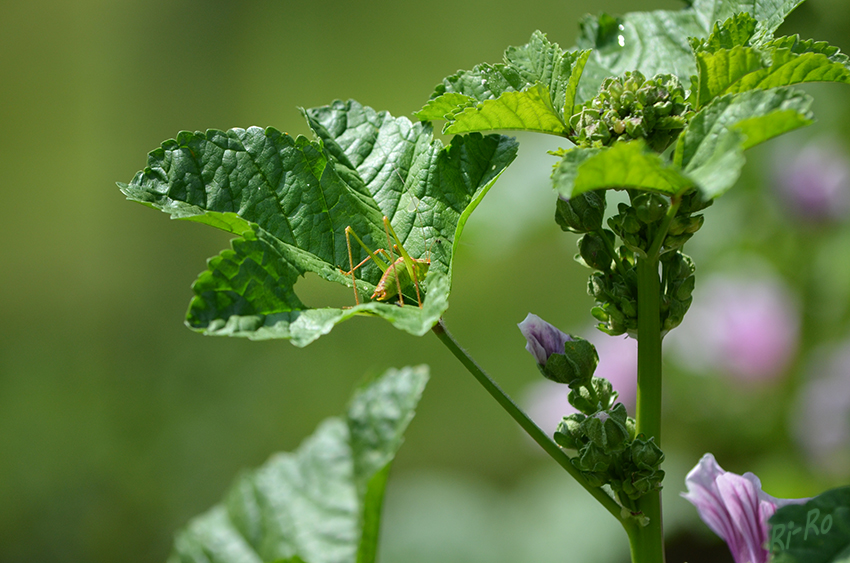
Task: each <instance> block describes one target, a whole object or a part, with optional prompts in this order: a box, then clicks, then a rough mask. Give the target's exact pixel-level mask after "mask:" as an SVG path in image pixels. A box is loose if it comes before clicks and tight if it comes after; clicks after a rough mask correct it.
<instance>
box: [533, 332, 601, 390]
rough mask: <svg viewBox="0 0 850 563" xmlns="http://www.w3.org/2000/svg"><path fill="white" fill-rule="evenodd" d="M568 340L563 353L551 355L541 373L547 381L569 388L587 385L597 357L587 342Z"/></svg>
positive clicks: (593, 348) (594, 368)
mask: <svg viewBox="0 0 850 563" xmlns="http://www.w3.org/2000/svg"><path fill="white" fill-rule="evenodd" d="M570 338H572V340H568V341H566V342H565V343H564V351H563V353H555V354H551V355H550V356H549V357H548V358H547V360H546V364H545V365H543V366H542V367H541V372H542V373H543V375H544V376H545V377H546V378H547V379H551V380H552V381H554V382H556V383H566V384H567V385H569V386H570V387H575V386H579V385H585V384H589V382H590V380H591V378H592V377H593V372H594V371H596V366H597V365H598V364H599V355H598V354H597V353H596V348H595V347H594V346H593V344H591V343H590V342H588V341H587V340H585V339H583V338H579V337H577V336H570Z"/></svg>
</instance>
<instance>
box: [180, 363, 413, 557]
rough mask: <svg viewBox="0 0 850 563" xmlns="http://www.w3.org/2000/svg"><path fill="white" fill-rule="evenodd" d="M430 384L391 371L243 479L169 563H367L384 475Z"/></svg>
mask: <svg viewBox="0 0 850 563" xmlns="http://www.w3.org/2000/svg"><path fill="white" fill-rule="evenodd" d="M427 380H428V369H427V367H426V366H419V367H415V368H410V367H408V368H403V369H401V370H389V371H387V372H386V373H384V374H383V375H381V376H380V377H379V378H377V379H375V380H374V381H372V382H370V383H368V384H366V385H365V386H364V387H362V388H361V389H360V390H358V391H357V392H356V393H355V395H354V397H353V398H352V400H351V402H350V404H349V406H348V411H347V414H346V415H345V417H343V418H330V419H327V420H325V421H324V422H323V423H322V424H321V425H320V426H319V428H318V429H317V430H316V432H315V433H314V434H313V435H312V436H310V437H309V438H307V439H306V440H305V441H304V442H303V443H302V444H301V446H300V447H299V448H298V449H297V450H296V451H295V452H293V453H278V454H275V455H274V456H272V457H271V458H270V459H269V460H268V461H267V462H266V463H265V464H263V465H262V466H261V467H259V468H257V469H255V470H251V471H246V472H245V473H244V474H243V475H242V476H240V477H239V478H238V479H237V480H236V482H235V483H234V485H233V486H232V488H231V489H230V491H229V492H228V493H227V494H226V495H225V499H224V501H223V502H222V503H221V504H219V505H217V506H215V507H214V508H212V509H211V510H210V511H208V512H206V513H204V514H202V515H200V516H198V517H197V518H195V519H194V520H192V521H191V522H190V523H189V525H188V526H187V527H186V528H185V529H184V530H182V531H181V532H180V533H178V535H177V537H176V539H175V542H174V550H173V552H172V554H171V557H170V558H169V563H237V562H238V563H254V562H256V563H260V562H263V561H279V562H286V563H298V562H301V563H348V562H350V563H373V562H374V561H375V553H376V550H377V535H378V524H379V519H380V512H381V505H382V504H383V495H384V489H385V485H386V477H387V473H388V470H389V466H390V464H391V462H392V460H393V458H394V457H395V455H396V452H397V451H398V449H399V447H400V446H401V443H402V441H403V438H402V435H403V433H404V431H405V429H406V428H407V426H408V424H409V423H410V421H411V420H412V418H413V415H414V411H415V409H416V405H417V404H418V402H419V399H420V397H421V395H422V391H423V389H424V388H425V383H426V382H427Z"/></svg>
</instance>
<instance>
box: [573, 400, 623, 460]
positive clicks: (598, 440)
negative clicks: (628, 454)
mask: <svg viewBox="0 0 850 563" xmlns="http://www.w3.org/2000/svg"><path fill="white" fill-rule="evenodd" d="M581 430H582V431H583V432H584V435H585V436H587V439H588V440H589V441H590V443H591V444H593V445H595V446H596V447H598V448H599V450H600V451H601V452H602V453H603V454H605V455H613V454H616V453H619V452H621V451H623V450H624V449H625V448H626V446H627V445H628V439H629V431H628V429H627V428H626V407H624V406H623V403H617V405H616V406H615V407H614V408H613V409H611V410H610V411H606V410H603V411H599V412H597V413H596V414H594V415H592V416H588V417H587V418H585V419H584V421H582V423H581Z"/></svg>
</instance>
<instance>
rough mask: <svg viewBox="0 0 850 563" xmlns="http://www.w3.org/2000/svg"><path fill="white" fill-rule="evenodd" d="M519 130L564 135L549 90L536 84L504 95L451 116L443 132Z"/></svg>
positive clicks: (565, 126) (563, 128) (561, 123)
mask: <svg viewBox="0 0 850 563" xmlns="http://www.w3.org/2000/svg"><path fill="white" fill-rule="evenodd" d="M496 129H519V130H524V131H537V132H539V133H552V134H554V135H566V134H567V132H568V130H569V128H568V127H567V125H566V124H565V123H564V122H563V121H562V120H561V118H560V117H558V112H556V111H555V108H554V107H553V106H552V100H551V99H550V97H549V90H548V89H547V88H546V87H545V86H543V85H542V84H536V85H534V86H532V87H530V88H528V89H527V90H523V91H521V92H505V93H503V94H502V95H501V96H499V97H498V98H496V99H495V100H485V101H483V102H481V103H479V104H476V105H475V106H467V107H466V108H465V109H463V110H461V111H459V112H458V113H455V114H453V115H451V119H450V120H449V123H447V124H446V127H445V129H444V132H445V133H452V134H458V133H469V132H471V131H493V130H496Z"/></svg>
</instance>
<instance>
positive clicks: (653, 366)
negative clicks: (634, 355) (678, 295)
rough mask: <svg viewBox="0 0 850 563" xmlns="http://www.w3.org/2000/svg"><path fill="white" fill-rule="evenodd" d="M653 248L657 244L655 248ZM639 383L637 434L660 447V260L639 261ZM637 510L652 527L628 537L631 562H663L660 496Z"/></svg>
mask: <svg viewBox="0 0 850 563" xmlns="http://www.w3.org/2000/svg"><path fill="white" fill-rule="evenodd" d="M653 246H654V245H653ZM637 277H638V384H637V415H636V421H637V432H638V434H644V435H645V436H646V437H647V438H650V437H652V438H655V443H656V445H658V446H659V447H660V446H661V295H660V294H661V281H660V279H659V276H658V257H657V249H656V254H655V255H653V254H650V255H649V256H648V257H647V258H643V259H638V262H637ZM638 510H639V511H640V512H641V513H642V514H643V516H645V517H647V518H649V524H648V525H647V526H645V527H641V528H640V529H638V530H635V531H633V533H631V534H629V540H630V542H631V545H632V563H663V562H664V534H663V529H662V519H661V493H660V492H654V493H649V494H647V495H644V496H643V497H641V498H640V499H639V500H638Z"/></svg>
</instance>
